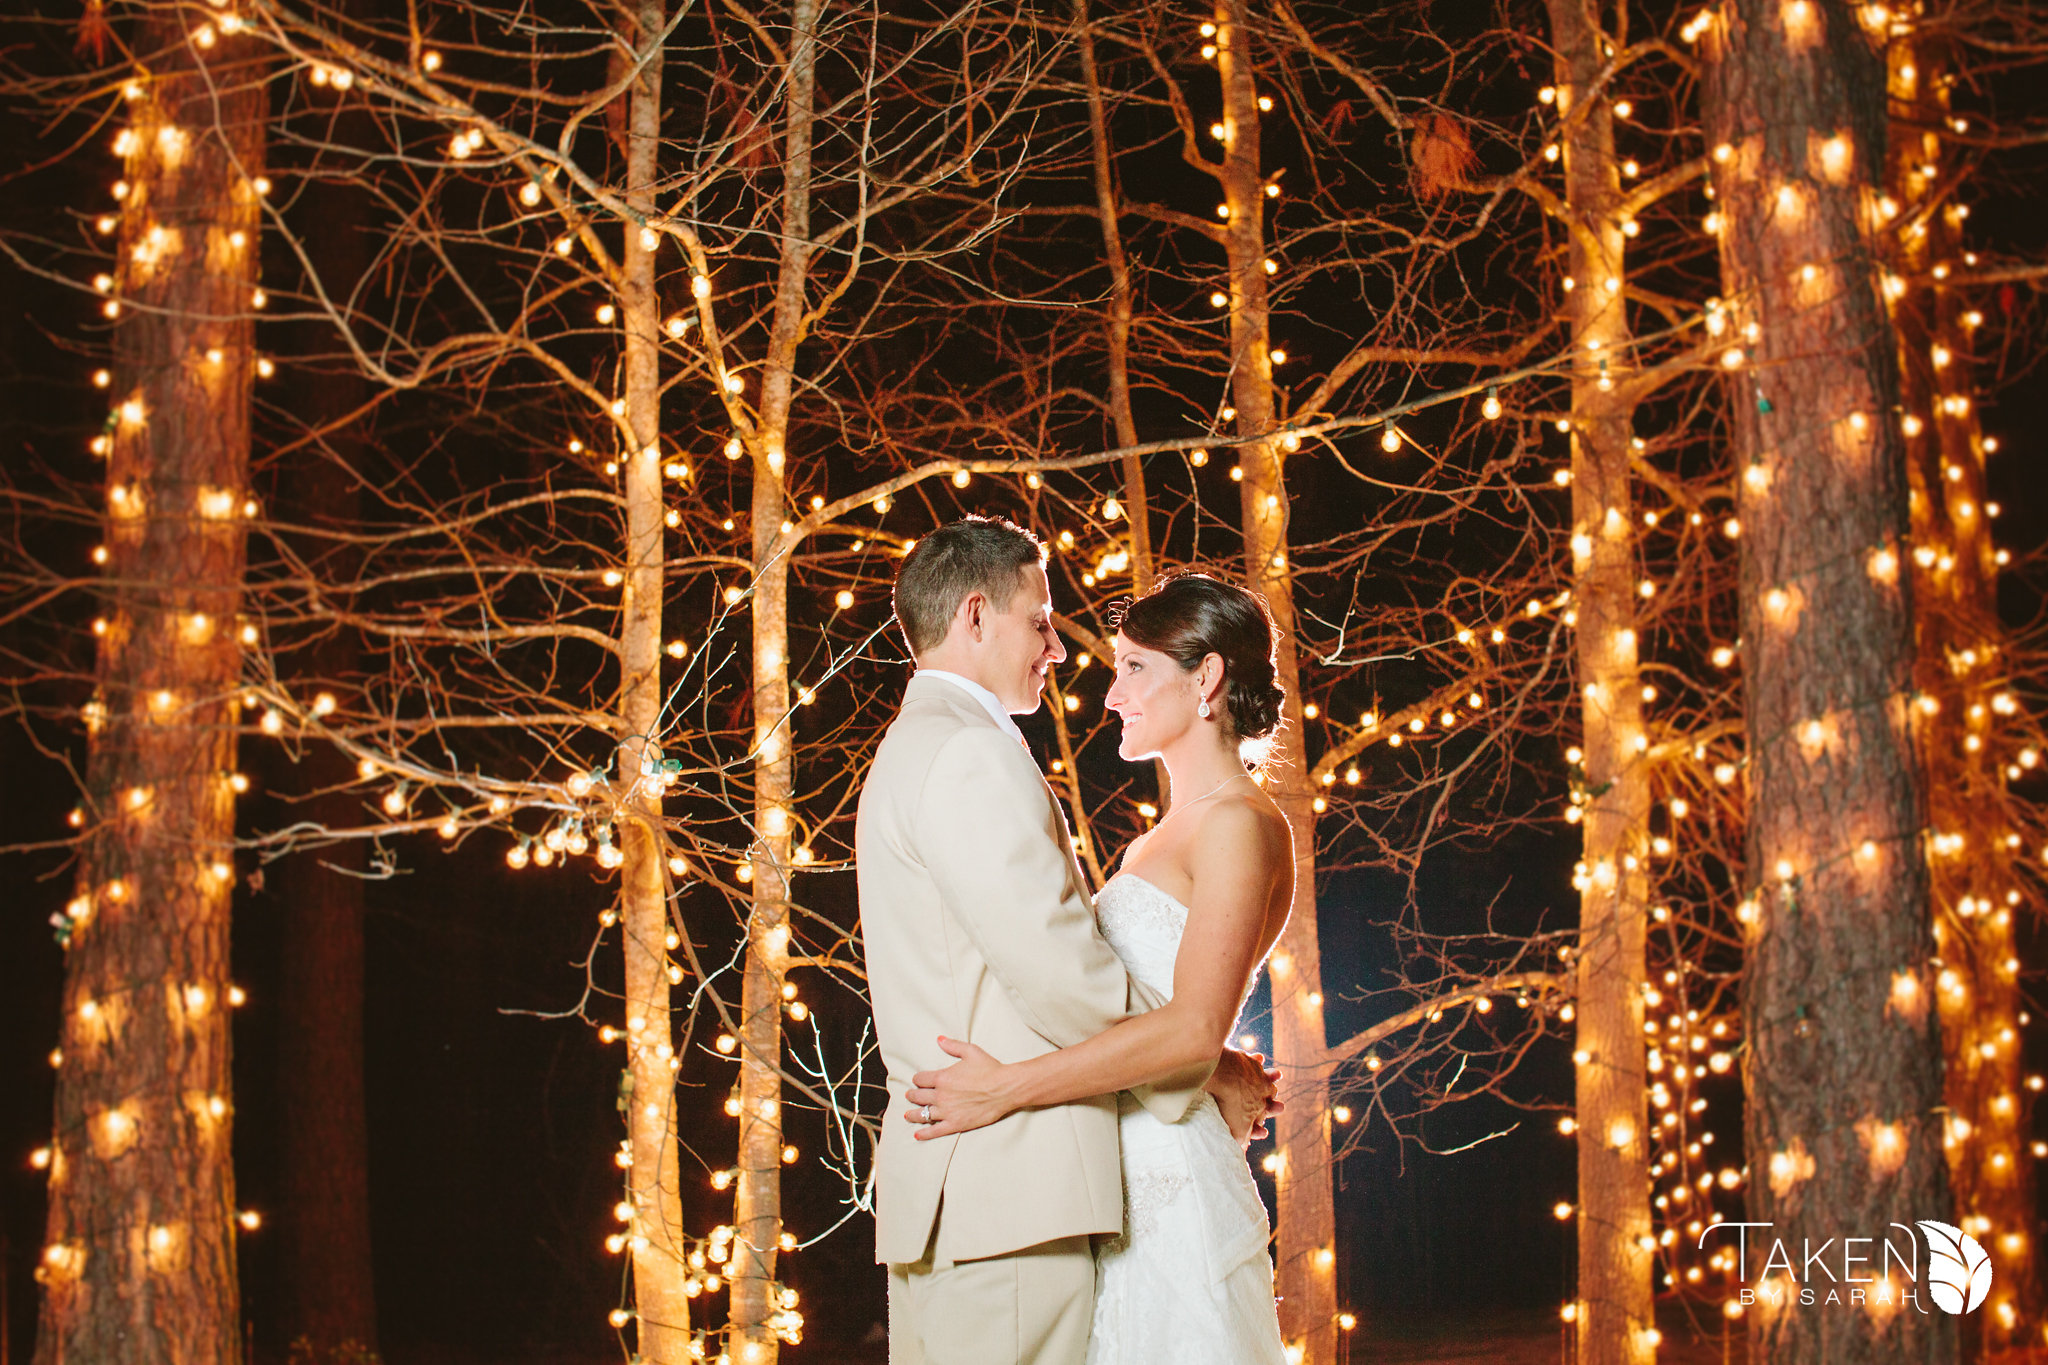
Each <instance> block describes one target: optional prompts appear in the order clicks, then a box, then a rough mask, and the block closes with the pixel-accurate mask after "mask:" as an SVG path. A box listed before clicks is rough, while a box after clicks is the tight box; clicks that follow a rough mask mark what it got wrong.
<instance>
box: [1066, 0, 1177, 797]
mask: <svg viewBox="0 0 2048 1365" xmlns="http://www.w3.org/2000/svg"><path fill="white" fill-rule="evenodd" d="M1074 25H1075V27H1076V28H1077V29H1078V30H1079V42H1080V48H1081V78H1082V80H1083V81H1085V82H1086V83H1087V86H1088V135H1089V146H1090V147H1091V148H1092V150H1093V153H1094V159H1095V215H1096V219H1097V221H1098V222H1100V224H1101V226H1102V258H1103V260H1104V261H1105V262H1107V263H1108V265H1109V317H1108V319H1107V321H1106V322H1105V324H1104V326H1103V342H1104V345H1105V351H1106V357H1105V358H1106V359H1107V361H1108V371H1109V373H1108V378H1109V415H1110V420H1111V421H1112V422H1113V423H1114V424H1115V426H1116V439H1117V444H1118V445H1122V446H1135V445H1137V444H1138V419H1137V415H1136V414H1135V413H1134V412H1133V411H1132V410H1131V318H1132V315H1133V305H1132V301H1131V258H1130V254H1129V253H1128V252H1126V251H1125V250H1124V234H1123V221H1122V205H1121V197H1120V196H1119V195H1118V193H1117V188H1116V168H1115V166H1114V164H1113V163H1112V153H1113V151H1114V147H1113V145H1112V143H1111V142H1110V137H1109V116H1108V111H1107V109H1106V108H1105V107H1104V101H1103V98H1102V78H1101V75H1100V73H1099V71H1098V70H1097V67H1096V64H1095V33H1094V29H1093V28H1092V27H1091V26H1090V25H1091V21H1090V20H1089V17H1088V0H1074ZM1123 475H1124V497H1123V506H1124V520H1125V523H1126V524H1127V525H1129V527H1130V528H1131V594H1132V595H1133V596H1136V597H1141V596H1143V595H1144V594H1145V593H1147V592H1150V591H1151V590H1152V581H1153V579H1154V578H1156V577H1157V576H1158V564H1157V562H1156V560H1155V559H1154V557H1153V553H1152V498H1151V494H1150V493H1149V491H1148V490H1147V488H1146V484H1145V461H1144V459H1143V458H1142V457H1140V456H1137V455H1126V456H1125V457H1124V459H1123ZM1103 662H1105V663H1111V664H1113V663H1114V662H1115V660H1113V659H1105V660H1104V661H1103ZM1054 719H1055V720H1059V721H1060V722H1061V738H1062V741H1063V742H1064V739H1065V733H1066V730H1065V722H1064V720H1063V719H1062V718H1061V717H1060V716H1059V715H1057V714H1056V715H1055V716H1054ZM1152 782H1153V788H1154V790H1155V791H1156V792H1157V793H1158V795H1159V810H1160V813H1161V815H1162V816H1163V815H1164V814H1165V812H1166V811H1167V810H1168V809H1169V808H1170V806H1171V804H1172V801H1171V798H1172V792H1171V790H1170V788H1171V786H1172V783H1171V782H1170V781H1169V779H1168V777H1167V773H1166V760H1164V759H1160V758H1155V759H1153V760H1152Z"/></svg>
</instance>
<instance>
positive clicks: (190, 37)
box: [36, 8, 265, 1365]
mask: <svg viewBox="0 0 2048 1365" xmlns="http://www.w3.org/2000/svg"><path fill="white" fill-rule="evenodd" d="M188 21H189V23H190V24H191V25H193V26H195V27H196V26H197V25H198V24H199V23H201V22H202V21H203V16H195V15H192V14H191V13H190V12H173V11H172V10H170V9H167V8H166V9H156V10H151V11H150V12H149V14H148V17H147V18H146V19H145V20H144V22H143V23H142V24H141V25H140V28H139V31H138V32H137V33H136V34H135V35H134V38H135V43H136V51H138V52H139V53H142V54H144V61H145V62H146V64H147V74H143V73H142V72H140V71H138V73H137V75H136V76H135V80H136V82H137V86H138V88H139V94H138V95H137V97H136V98H135V100H134V101H133V102H132V104H131V105H130V106H129V107H130V110H131V112H132V122H131V124H130V126H129V129H128V136H127V138H126V142H127V144H128V147H127V151H126V152H125V156H126V159H127V164H126V170H125V183H126V185H127V192H126V195H125V197H124V198H123V199H122V201H121V220H122V221H121V231H120V264H119V267H118V269H117V271H116V278H117V283H116V285H115V288H114V291H113V293H112V294H111V295H110V297H111V298H116V299H118V300H119V309H120V312H119V319H120V320H119V324H118V327H117V330H116V332H115V342H114V364H113V373H114V375H115V376H116V379H115V383H116V384H117V386H118V387H117V388H116V389H115V390H114V392H115V394H116V400H115V401H116V403H117V408H116V418H115V420H114V423H113V425H112V427H111V428H110V430H111V436H112V440H111V445H110V449H109V460H108V469H107V525H106V536H107V540H106V547H107V580H106V586H105V589H104V598H105V603H106V611H105V617H104V620H105V628H104V632H103V634H102V636H101V641H100V649H99V666H98V682H99V693H98V695H97V696H96V697H95V698H94V700H93V702H92V704H91V706H90V707H89V709H88V712H87V717H88V725H89V728H90V729H91V731H92V738H91V746H90V752H89V756H88V758H87V764H86V784H87V794H86V808H87V810H88V812H89V813H90V817H91V818H90V823H89V825H88V827H87V832H86V834H85V836H84V838H83V843H82V848H81V857H80V872H79V882H78V899H77V900H75V901H74V902H73V903H72V907H71V910H70V916H69V934H70V938H69V955H68V958H67V961H66V972H65V983H64V1017H63V1021H62V1027H61V1032H60V1039H61V1048H62V1056H63V1063H62V1068H61V1070H60V1071H59V1072H58V1077H57V1102H56V1111H57V1112H56V1133H55V1137H54V1141H53V1144H52V1146H53V1156H52V1159H51V1164H50V1195H49V1198H50V1204H49V1223H48V1229H49V1231H48V1237H47V1245H46V1247H45V1250H44V1253H43V1257H42V1264H41V1265H40V1267H39V1269H38V1272H37V1274H38V1278H39V1279H40V1280H41V1281H42V1283H43V1286H44V1305H43V1314H42V1320H41V1327H40V1331H39V1334H38V1338H37V1343H36V1361H37V1363H38V1365H66V1363H67V1362H78V1363H79V1365H85V1363H86V1362H92V1363H93V1365H97V1362H102V1361H122V1362H134V1363H135V1365H159V1363H168V1362H188V1361H189V1362H194V1365H202V1363H203V1365H232V1362H235V1361H237V1360H238V1359H239V1358H240V1356H241V1350H242V1332H241V1313H240V1305H239V1295H238V1290H237V1286H236V1278H235V1276H236V1271H235V1180H234V1165H233V1160H232V1142H231V1136H232V1114H233V1110H232V1106H231V1104H230V1100H229V1077H230V1071H229V1054H230V1039H229V1026H228V999H227V996H228V990H229V983H228V926H229V907H230V902H231V895H232V892H233V888H234V880H235V875H234V846H233V841H234V787H233V785H232V783H231V780H230V779H231V776H232V774H233V770H234V767H235V724H236V713H237V707H236V687H237V682H238V676H239V657H238V652H237V646H236V640H235V631H236V619H237V615H238V612H239V610H240V606H241V580H242V568H243V542H244V521H243V501H244V499H245V497H246V496H247V482H248V468H249V390H250V382H251V378H252V375H253V372H254V367H255V363H256V356H255V348H254V341H255V337H254V327H253V324H252V319H251V314H250V299H251V294H252V291H253V290H254V288H255V284H256V262H257V247H256V239H257V231H258V227H259V219H258V213H257V197H258V189H257V186H256V184H255V183H254V182H255V180H256V179H257V177H258V176H259V175H260V174H261V171H262V157H263V148H264V143H263V136H264V129H263V120H264V112H265V100H264V91H263V86H262V84H261V71H260V68H259V65H258V63H257V61H256V54H255V52H254V49H253V45H252V44H251V43H249V42H248V41H247V40H245V39H238V38H230V37H224V36H220V35H217V34H216V33H215V32H214V31H213V30H212V29H210V28H209V29H207V30H206V38H205V40H204V42H205V44H206V45H204V46H202V40H200V39H199V37H198V36H197V34H196V33H194V32H188Z"/></svg>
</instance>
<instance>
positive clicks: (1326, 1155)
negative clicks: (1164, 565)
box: [1215, 0, 1337, 1365]
mask: <svg viewBox="0 0 2048 1365" xmlns="http://www.w3.org/2000/svg"><path fill="white" fill-rule="evenodd" d="M1215 13H1216V70H1217V75H1218V76H1219V77H1220V78H1221V80H1222V85H1223V125H1224V131H1225V138H1224V144H1223V145H1224V156H1223V173H1222V176H1221V180H1222V185H1223V200H1224V203H1225V205H1226V206H1227V207H1228V210H1229V214H1230V216H1229V218H1228V219H1227V221H1226V222H1225V225H1224V240H1225V248H1226V251H1227V253H1228V258H1229V271H1230V357H1231V365H1230V374H1231V397H1232V400H1233V401H1234V403H1235V404H1236V407H1237V430H1238V434H1239V435H1240V436H1254V437H1260V438H1262V439H1259V440H1254V441H1251V442H1248V443H1246V444H1244V445H1241V446H1239V447H1238V457H1239V463H1240V465H1241V466H1242V467H1243V469H1244V483H1243V494H1242V498H1243V501H1242V515H1243V523H1244V556H1245V577H1246V581H1247V582H1248V583H1249V584H1250V586H1251V588H1252V589H1253V590H1254V591H1255V592H1260V593H1263V594H1265V597H1266V602H1267V605H1268V606H1269V607H1270V608H1271V610H1272V613H1273V624H1274V625H1275V626H1276V627H1277V628H1278V632H1279V637H1280V638H1279V643H1278V645H1277V648H1276V661H1277V663H1278V664H1279V672H1280V685H1281V687H1282V688H1284V689H1285V691H1286V694H1287V701H1286V706H1285V719H1284V723H1283V725H1282V728H1281V731H1280V735H1279V744H1278V747H1277V749H1276V752H1275V755H1274V759H1275V761H1274V766H1273V777H1272V778H1270V779H1269V780H1268V783H1267V790H1268V791H1269V792H1271V793H1272V795H1273V798H1274V800H1276V801H1277V802H1279V804H1280V809H1281V811H1282V813H1284V814H1285V815H1286V817H1287V821H1288V823H1289V825H1291V826H1292V827H1293V830H1294V905H1293V908H1292V911H1291V913H1290V915H1289V917H1288V920H1287V928H1286V930H1285V931H1284V932H1283V933H1282V934H1281V936H1280V944H1279V947H1278V948H1277V949H1276V950H1275V951H1274V953H1273V955H1272V957H1271V959H1270V961H1269V963H1268V972H1269V975H1270V978H1271V981H1272V986H1273V1051H1274V1056H1275V1060H1276V1062H1277V1063H1278V1065H1279V1067H1280V1069H1281V1071H1282V1073H1283V1077H1282V1081H1281V1087H1282V1098H1284V1099H1285V1100H1286V1103H1287V1108H1286V1109H1285V1110H1284V1111H1283V1112H1282V1113H1281V1114H1280V1115H1279V1117H1278V1118H1277V1119H1276V1120H1275V1122H1274V1125H1273V1128H1274V1142H1275V1146H1276V1148H1277V1155H1278V1157H1279V1163H1278V1164H1279V1169H1278V1170H1277V1171H1276V1172H1275V1175H1274V1182H1275V1185H1276V1187H1277V1189H1278V1192H1279V1205H1280V1207H1279V1218H1278V1233H1279V1238H1278V1256H1277V1257H1276V1265H1275V1272H1276V1276H1277V1280H1278V1284H1277V1289H1278V1292H1279V1295H1280V1332H1281V1336H1282V1337H1283V1338H1284V1339H1285V1340H1286V1341H1287V1343H1288V1344H1289V1346H1290V1347H1298V1348H1300V1350H1301V1352H1302V1356H1301V1358H1302V1359H1303V1360H1304V1361H1307V1362H1309V1365H1329V1362H1333V1361H1335V1360H1336V1358H1337V1266H1336V1240H1337V1215H1336V1205H1335V1200H1334V1197H1333V1186H1332V1181H1333V1178H1334V1176H1335V1170H1334V1166H1333V1161H1332V1157H1331V1145H1330V1073H1329V1068H1328V1065H1327V1063H1326V1062H1325V1053H1326V1051H1327V1048H1328V1043H1327V1039H1326V1037H1325V1034H1324V1030H1323V1006H1322V1000H1323V997H1322V952H1321V947H1320V939H1319V935H1318V933H1317V927H1316V859H1315V829H1316V825H1315V809H1314V801H1315V791H1314V789H1313V788H1312V787H1311V785H1310V783H1309V764H1308V757H1307V752H1306V747H1305V743H1304V738H1303V734H1302V714H1301V671H1300V665H1299V660H1298V657H1297V651H1296V645H1295V617H1294V580H1293V569H1292V567H1291V564H1290V562H1289V559H1288V552H1287V487H1286V477H1285V470H1284V467H1283V464H1282V442H1281V441H1280V440H1278V439H1276V438H1275V437H1274V435H1273V417H1274V402H1273V359H1272V349H1273V348H1272V333H1271V320H1270V315H1269V306H1268V303H1267V294H1266V270H1265V259H1266V253H1265V236H1264V230H1263V228H1262V226H1261V223H1262V219H1263V216H1264V213H1265V199H1266V193H1265V182H1264V180H1263V178H1262V177H1261V175H1260V173H1259V94H1258V87H1257V85H1256V83H1255V80H1254V77H1253V71H1252V53H1251V34H1250V31H1249V27H1248V6H1247V0H1219V3H1218V4H1217V5H1216V11H1215Z"/></svg>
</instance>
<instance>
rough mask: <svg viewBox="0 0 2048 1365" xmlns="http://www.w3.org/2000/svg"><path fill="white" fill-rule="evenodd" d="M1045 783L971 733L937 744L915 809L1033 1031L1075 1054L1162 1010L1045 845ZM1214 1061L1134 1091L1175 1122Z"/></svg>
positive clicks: (1006, 750) (957, 901)
mask: <svg viewBox="0 0 2048 1365" xmlns="http://www.w3.org/2000/svg"><path fill="white" fill-rule="evenodd" d="M1046 815H1047V809H1046V794H1045V786H1044V783H1043V782H1042V781H1041V780H1040V778H1039V776H1038V774H1037V772H1036V771H1035V770H1034V769H1033V768H1032V767H1031V764H1030V760H1029V758H1028V757H1027V756H1026V755H1025V754H1024V753H1023V751H1022V750H1020V749H1019V747H1018V746H1017V744H1016V742H1015V741H1014V740H1012V739H1010V738H1009V737H1008V736H1006V735H1004V734H1003V733H1002V732H1001V731H999V730H991V729H984V728H982V727H979V726H975V727H970V728H964V729H962V730H961V731H960V732H959V733H957V734H955V735H953V736H952V737H951V738H949V739H948V740H947V741H946V742H945V744H944V745H942V746H941V748H940V750H939V753H938V755H937V756H936V758H935V759H934V760H933V763H932V767H931V770H930V772H929V773H928V774H927V776H926V779H925V786H924V790H923V792H922V793H921V794H920V797H919V800H918V804H917V846H918V853H919V855H920V856H921V857H922V859H923V861H924V864H925V867H926V869H927V870H928V871H929V872H930V873H931V876H932V880H933V881H934V883H936V885H937V886H938V889H939V893H940V895H941V897H942V898H943V900H944V902H945V904H946V906H947V907H948V908H949V909H950V910H952V911H953V912H954V915H955V917H956V918H957V920H958V922H959V923H960V925H961V927H962V929H963V930H964V931H965V932H966V934H967V936H968V938H969V939H971V940H972V941H973V943H974V946H975V948H976V949H977V950H978V951H979V952H980V953H981V956H982V958H983V959H984V960H985V961H986V962H987V963H988V965H989V970H990V971H991V972H993V973H994V974H995V976H996V979H997V980H998V981H1000V982H1001V983H1002V985H1003V988H1004V989H1005V990H1006V991H1007V992H1008V993H1009V995H1010V998H1011V999H1012V1000H1013V1001H1015V1002H1016V1005H1017V1008H1018V1010H1019V1011H1020V1012H1021V1013H1022V1014H1023V1016H1024V1019H1025V1022H1026V1023H1028V1024H1030V1026H1031V1028H1032V1029H1033V1031H1035V1032H1036V1033H1037V1034H1038V1035H1039V1036H1040V1037H1042V1038H1044V1039H1045V1040H1046V1041H1047V1042H1049V1043H1052V1044H1053V1045H1055V1046H1057V1047H1063V1048H1064V1047H1073V1046H1074V1045H1076V1044H1078V1043H1081V1042H1084V1041H1086V1040H1087V1039H1089V1038H1092V1037H1094V1036H1095V1035H1096V1034H1098V1033H1101V1032H1102V1031H1103V1030H1104V1029H1107V1028H1108V1027H1110V1026H1111V1025H1112V1024H1114V1023H1116V1022H1117V1021H1118V1020H1120V1019H1124V1018H1128V1017H1129V1016H1131V1015H1133V1014H1140V1013H1144V1012H1146V1011H1148V1010H1152V1009H1156V1008H1157V1007H1158V1006H1159V1005H1161V1004H1162V1003H1164V1000H1163V997H1162V996H1160V994H1159V993H1158V992H1156V991H1153V990H1152V989H1151V988H1149V987H1147V986H1145V985H1144V983H1142V982H1139V981H1136V980H1134V979H1133V978H1132V977H1131V976H1130V974H1129V973H1128V972H1126V971H1125V970H1124V965H1123V963H1122V962H1121V961H1120V960H1118V958H1117V956H1116V954H1115V952H1113V951H1112V950H1111V949H1110V946H1109V944H1108V943H1107V942H1106V941H1104V939H1103V937H1102V935H1101V934H1100V933H1098V932H1097V931H1096V928H1095V910H1094V907H1093V906H1092V905H1090V904H1089V902H1088V900H1087V899H1086V898H1085V897H1083V896H1081V895H1079V894H1077V893H1076V891H1075V889H1074V886H1073V883H1072V880H1071V878H1069V876H1068V875H1067V868H1068V854H1067V850H1065V849H1063V848H1061V847H1059V845H1058V843H1057V842H1056V841H1055V840H1054V839H1053V838H1052V837H1050V836H1049V834H1048V832H1047V827H1046ZM1213 1065H1214V1063H1213V1061H1211V1062H1205V1063H1203V1064H1200V1065H1198V1066H1194V1067H1190V1068H1186V1069H1185V1070H1184V1071H1182V1072H1179V1073H1176V1074H1174V1075H1173V1076H1171V1077H1165V1078H1161V1079H1160V1080H1158V1081H1157V1082H1155V1083H1154V1084H1153V1085H1152V1086H1151V1087H1149V1088H1148V1089H1143V1090H1138V1091H1135V1092H1134V1093H1135V1094H1137V1096H1138V1098H1139V1099H1140V1101H1141V1102H1143V1103H1144V1104H1145V1105H1146V1107H1147V1108H1148V1109H1151V1110H1152V1111H1153V1112H1154V1113H1155V1114H1157V1115H1158V1116H1159V1117H1161V1118H1163V1119H1165V1120H1166V1121H1168V1122H1172V1121H1174V1120H1177V1119H1178V1118H1180V1117H1181V1116H1182V1115H1183V1114H1184V1113H1186V1111H1187V1109H1188V1106H1189V1105H1190V1104H1192V1103H1193V1102H1194V1100H1195V1099H1196V1098H1197V1097H1198V1096H1199V1095H1200V1093H1201V1092H1200V1087H1201V1085H1202V1082H1203V1081H1204V1080H1206V1079H1207V1077H1208V1074H1209V1071H1210V1069H1211V1067H1213Z"/></svg>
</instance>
